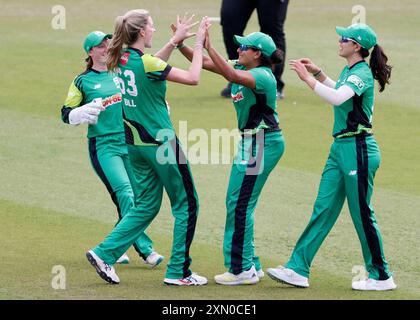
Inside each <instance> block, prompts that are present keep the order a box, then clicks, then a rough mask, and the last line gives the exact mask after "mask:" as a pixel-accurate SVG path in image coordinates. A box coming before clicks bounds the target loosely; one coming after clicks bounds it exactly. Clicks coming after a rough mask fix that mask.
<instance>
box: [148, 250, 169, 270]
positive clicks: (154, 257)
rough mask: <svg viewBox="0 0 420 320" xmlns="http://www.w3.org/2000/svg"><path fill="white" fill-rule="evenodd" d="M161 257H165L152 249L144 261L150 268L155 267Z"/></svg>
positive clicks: (160, 260)
mask: <svg viewBox="0 0 420 320" xmlns="http://www.w3.org/2000/svg"><path fill="white" fill-rule="evenodd" d="M163 259H165V257H164V256H162V255H160V254H159V253H157V252H155V251H153V252H152V253H151V254H149V256H148V257H147V258H146V260H144V263H145V264H147V265H148V266H149V267H150V268H154V267H156V266H157V265H158V264H160V263H161V262H162V261H163Z"/></svg>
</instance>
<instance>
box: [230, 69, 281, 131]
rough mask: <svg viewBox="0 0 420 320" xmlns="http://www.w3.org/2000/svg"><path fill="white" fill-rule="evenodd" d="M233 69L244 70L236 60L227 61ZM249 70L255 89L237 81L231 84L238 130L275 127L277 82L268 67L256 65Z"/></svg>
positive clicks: (276, 122)
mask: <svg viewBox="0 0 420 320" xmlns="http://www.w3.org/2000/svg"><path fill="white" fill-rule="evenodd" d="M229 63H230V64H232V65H233V66H234V68H235V69H239V70H246V69H245V67H244V66H242V65H240V64H238V63H237V61H229ZM249 72H250V73H251V74H252V76H253V77H254V79H255V84H256V86H255V89H251V88H247V87H244V86H242V85H239V84H237V83H233V84H232V89H231V96H232V100H233V104H234V106H235V110H236V115H237V118H238V128H239V130H241V131H243V130H246V129H247V130H256V131H258V130H260V129H276V128H278V126H279V118H278V114H277V110H276V109H277V98H276V93H277V82H276V78H275V77H274V75H273V72H272V71H271V69H270V68H267V67H257V68H253V69H250V70H249Z"/></svg>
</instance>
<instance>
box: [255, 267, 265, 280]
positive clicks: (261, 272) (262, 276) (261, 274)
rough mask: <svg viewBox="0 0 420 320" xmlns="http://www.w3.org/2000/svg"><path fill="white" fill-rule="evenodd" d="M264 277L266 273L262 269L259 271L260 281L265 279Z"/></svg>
mask: <svg viewBox="0 0 420 320" xmlns="http://www.w3.org/2000/svg"><path fill="white" fill-rule="evenodd" d="M264 275H265V273H264V271H262V269H260V270H257V276H258V279H260V280H261V279H262V278H264Z"/></svg>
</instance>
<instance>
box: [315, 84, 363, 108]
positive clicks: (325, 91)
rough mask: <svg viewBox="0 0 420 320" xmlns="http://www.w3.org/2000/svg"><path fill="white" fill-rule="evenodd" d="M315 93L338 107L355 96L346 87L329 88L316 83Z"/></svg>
mask: <svg viewBox="0 0 420 320" xmlns="http://www.w3.org/2000/svg"><path fill="white" fill-rule="evenodd" d="M314 91H315V93H316V94H317V95H318V96H320V97H321V98H322V99H324V100H325V101H327V102H328V103H330V104H332V105H335V106H338V105H340V104H342V103H344V102H345V101H347V100H348V99H350V98H351V97H353V96H354V95H355V92H354V91H353V90H352V89H351V88H350V87H348V86H342V87H340V88H338V89H333V88H329V87H327V86H326V85H324V84H322V83H320V82H319V81H317V82H316V84H315V87H314Z"/></svg>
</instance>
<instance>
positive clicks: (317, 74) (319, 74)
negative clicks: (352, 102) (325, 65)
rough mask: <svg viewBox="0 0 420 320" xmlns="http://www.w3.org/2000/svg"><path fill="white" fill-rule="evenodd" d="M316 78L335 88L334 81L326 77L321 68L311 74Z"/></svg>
mask: <svg viewBox="0 0 420 320" xmlns="http://www.w3.org/2000/svg"><path fill="white" fill-rule="evenodd" d="M313 76H314V77H315V79H316V80H318V81H319V82H321V83H322V84H325V85H326V86H327V87H330V88H335V85H336V82H335V81H334V80H332V79H331V78H330V77H328V76H327V75H326V74H325V72H324V71H322V70H321V69H320V70H319V71H317V72H315V73H314V74H313Z"/></svg>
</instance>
